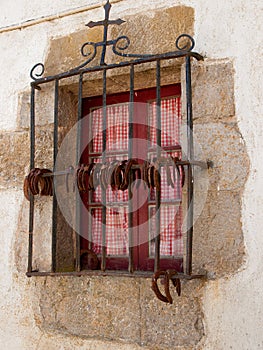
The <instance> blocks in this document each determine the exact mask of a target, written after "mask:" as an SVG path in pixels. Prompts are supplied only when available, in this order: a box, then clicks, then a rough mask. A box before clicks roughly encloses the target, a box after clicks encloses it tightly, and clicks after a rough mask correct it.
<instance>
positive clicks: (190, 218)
mask: <svg viewBox="0 0 263 350" xmlns="http://www.w3.org/2000/svg"><path fill="white" fill-rule="evenodd" d="M185 61H186V62H185V73H186V112H187V158H188V161H189V163H190V164H189V165H188V172H187V184H188V191H187V236H186V266H185V272H186V274H187V275H191V273H192V254H193V253H192V250H193V249H192V246H193V222H194V208H193V197H194V178H193V170H192V166H191V162H192V161H193V159H194V142H193V110H192V87H191V59H190V57H186V60H185Z"/></svg>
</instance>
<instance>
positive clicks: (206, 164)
mask: <svg viewBox="0 0 263 350" xmlns="http://www.w3.org/2000/svg"><path fill="white" fill-rule="evenodd" d="M167 160H169V158H167ZM98 164H99V163H98ZM169 164H170V163H169ZM210 164H211V162H203V161H192V162H188V161H184V160H182V161H177V162H176V165H196V166H199V167H201V168H209V167H211V165H210ZM159 165H160V166H162V165H166V164H165V162H163V163H162V162H160V164H159ZM171 165H172V162H171ZM142 166H143V165H142V164H133V165H132V166H131V168H132V169H141V168H142ZM67 174H74V168H73V167H72V168H70V169H67V170H61V171H54V172H52V173H45V174H42V177H50V176H61V175H67Z"/></svg>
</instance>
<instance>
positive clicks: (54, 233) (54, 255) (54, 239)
mask: <svg viewBox="0 0 263 350" xmlns="http://www.w3.org/2000/svg"><path fill="white" fill-rule="evenodd" d="M58 88H59V80H58V79H56V80H55V100H54V138H53V171H55V166H56V158H57V153H58V98H59V96H58ZM55 183H56V179H55V176H54V177H53V206H52V272H55V271H56V265H57V263H56V260H57V214H58V213H57V210H58V207H57V206H58V205H57V198H56V191H55Z"/></svg>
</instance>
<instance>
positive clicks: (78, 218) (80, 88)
mask: <svg viewBox="0 0 263 350" xmlns="http://www.w3.org/2000/svg"><path fill="white" fill-rule="evenodd" d="M82 94H83V74H80V75H79V85H78V128H77V145H76V146H77V149H76V157H77V158H76V159H77V162H78V163H79V160H80V157H81V154H80V149H81V123H80V120H81V118H82ZM80 202H81V198H80V197H79V194H78V193H76V222H77V228H78V230H77V232H75V240H76V241H75V242H76V265H75V269H76V271H80V268H81V267H80V230H81V227H80V222H81V209H80V208H81V203H80Z"/></svg>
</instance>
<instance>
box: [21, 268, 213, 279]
mask: <svg viewBox="0 0 263 350" xmlns="http://www.w3.org/2000/svg"><path fill="white" fill-rule="evenodd" d="M26 276H27V277H34V276H39V277H45V276H51V277H56V276H58V277H59V276H65V277H67V276H68V277H70V276H76V277H81V276H114V277H130V278H134V277H140V278H151V277H152V276H153V272H152V271H145V272H143V271H135V272H133V273H129V272H127V271H112V270H110V271H107V270H106V271H100V270H90V271H79V272H77V271H72V272H39V271H32V272H27V273H26ZM206 277H207V274H206V273H204V274H197V275H186V274H184V273H178V274H177V275H175V276H174V277H172V279H173V278H179V279H182V280H193V279H199V278H206Z"/></svg>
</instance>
